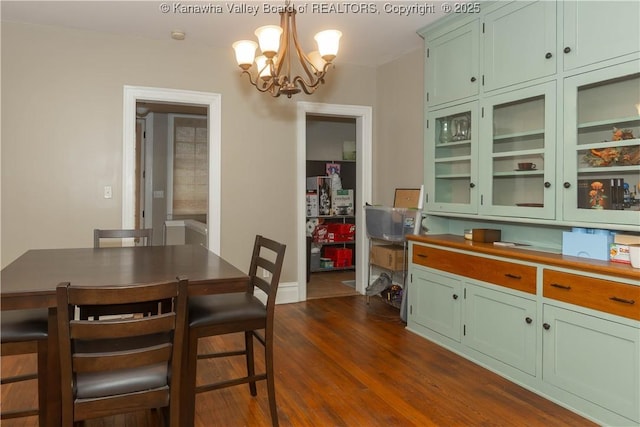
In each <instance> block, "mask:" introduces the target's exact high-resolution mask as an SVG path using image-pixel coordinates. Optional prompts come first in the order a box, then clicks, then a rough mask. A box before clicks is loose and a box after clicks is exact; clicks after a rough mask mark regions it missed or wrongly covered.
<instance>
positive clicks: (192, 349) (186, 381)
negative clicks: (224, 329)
mask: <svg viewBox="0 0 640 427" xmlns="http://www.w3.org/2000/svg"><path fill="white" fill-rule="evenodd" d="M186 339H188V340H189V344H188V350H187V354H185V355H183V357H182V367H183V369H182V386H181V393H180V394H181V395H182V396H188V398H187V399H181V405H180V417H181V418H182V419H181V420H180V421H181V425H184V427H193V425H194V423H195V415H196V373H197V368H198V337H197V336H195V335H194V336H192V335H191V334H188V335H187V337H186Z"/></svg>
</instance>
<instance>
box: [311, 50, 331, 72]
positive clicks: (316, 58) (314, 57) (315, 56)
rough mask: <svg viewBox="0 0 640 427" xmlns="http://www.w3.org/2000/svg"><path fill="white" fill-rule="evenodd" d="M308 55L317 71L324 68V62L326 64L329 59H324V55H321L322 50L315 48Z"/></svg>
mask: <svg viewBox="0 0 640 427" xmlns="http://www.w3.org/2000/svg"><path fill="white" fill-rule="evenodd" d="M307 56H308V57H309V61H310V62H311V65H313V68H315V69H316V73H318V72H320V71H322V70H323V69H324V64H326V63H327V61H325V60H324V59H322V56H320V52H318V51H317V50H314V51H313V52H309V55H307Z"/></svg>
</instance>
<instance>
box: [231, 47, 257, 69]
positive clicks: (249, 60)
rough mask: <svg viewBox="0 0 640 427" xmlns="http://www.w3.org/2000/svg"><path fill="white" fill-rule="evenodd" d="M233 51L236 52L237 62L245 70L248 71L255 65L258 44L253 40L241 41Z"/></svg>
mask: <svg viewBox="0 0 640 427" xmlns="http://www.w3.org/2000/svg"><path fill="white" fill-rule="evenodd" d="M232 46H233V50H235V52H236V61H237V62H238V65H239V66H240V68H242V69H243V70H248V69H249V68H250V67H251V64H253V59H254V58H255V56H256V49H257V48H258V43H256V42H254V41H251V40H239V41H237V42H235V43H234V44H233V45H232Z"/></svg>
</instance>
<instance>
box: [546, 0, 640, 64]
mask: <svg viewBox="0 0 640 427" xmlns="http://www.w3.org/2000/svg"><path fill="white" fill-rule="evenodd" d="M558 6H559V7H562V8H563V12H562V15H563V23H564V25H563V39H562V44H561V45H560V48H561V49H562V55H563V59H564V69H565V70H573V69H576V68H579V67H582V66H585V65H590V64H595V63H598V62H601V61H606V60H612V59H613V60H615V59H625V58H628V57H629V56H630V55H631V56H635V57H636V58H637V56H638V52H640V25H638V21H640V19H639V18H640V2H638V1H635V0H633V1H563V2H560V3H559V4H558ZM633 54H635V55H633ZM625 60H626V59H625Z"/></svg>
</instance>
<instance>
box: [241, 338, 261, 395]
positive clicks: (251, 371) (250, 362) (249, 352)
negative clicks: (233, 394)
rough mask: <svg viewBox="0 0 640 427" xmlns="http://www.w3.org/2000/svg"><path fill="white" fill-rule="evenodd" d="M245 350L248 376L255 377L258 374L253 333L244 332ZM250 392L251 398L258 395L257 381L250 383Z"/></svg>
mask: <svg viewBox="0 0 640 427" xmlns="http://www.w3.org/2000/svg"><path fill="white" fill-rule="evenodd" d="M244 348H245V351H246V355H245V356H246V360H247V376H249V377H253V376H254V375H255V373H256V369H255V363H254V357H253V331H245V332H244ZM249 391H250V392H251V396H257V395H258V391H257V389H256V382H255V381H251V382H249Z"/></svg>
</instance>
